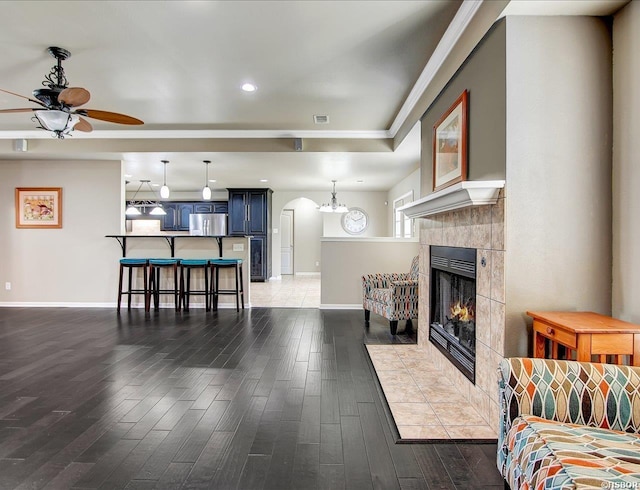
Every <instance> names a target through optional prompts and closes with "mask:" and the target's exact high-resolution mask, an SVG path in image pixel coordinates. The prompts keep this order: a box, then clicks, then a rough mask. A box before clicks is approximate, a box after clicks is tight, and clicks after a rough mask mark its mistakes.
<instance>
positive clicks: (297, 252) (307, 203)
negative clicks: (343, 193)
mask: <svg viewBox="0 0 640 490" xmlns="http://www.w3.org/2000/svg"><path fill="white" fill-rule="evenodd" d="M285 209H292V210H293V232H294V236H293V272H294V273H295V274H298V273H301V272H320V238H321V237H322V213H319V212H318V209H317V204H316V203H315V202H313V201H312V200H310V199H307V198H304V197H301V198H299V199H294V200H293V201H291V202H290V203H288V204H287V205H286V208H285ZM274 221H275V222H276V223H278V221H276V220H274ZM275 227H276V228H280V229H281V225H280V224H276V225H275ZM316 263H318V265H317V266H316Z"/></svg>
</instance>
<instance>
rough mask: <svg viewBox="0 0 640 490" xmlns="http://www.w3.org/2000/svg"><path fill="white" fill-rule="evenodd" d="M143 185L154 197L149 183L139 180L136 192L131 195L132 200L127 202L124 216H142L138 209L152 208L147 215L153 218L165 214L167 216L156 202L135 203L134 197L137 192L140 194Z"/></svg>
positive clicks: (148, 181)
mask: <svg viewBox="0 0 640 490" xmlns="http://www.w3.org/2000/svg"><path fill="white" fill-rule="evenodd" d="M145 184H146V185H147V187H148V188H149V191H150V192H151V194H152V195H153V196H154V197H155V193H154V192H153V188H152V187H151V181H150V180H141V181H140V185H139V186H138V188H137V189H136V192H135V194H134V195H133V198H132V199H131V200H130V201H129V206H128V207H127V209H126V210H125V212H124V214H126V215H127V216H139V215H141V214H142V212H141V211H140V209H145V210H146V209H147V208H152V209H151V211H149V214H151V215H154V216H164V215H165V214H167V212H166V211H165V210H164V209H162V206H161V205H160V203H159V202H158V201H150V200H147V199H145V200H142V201H136V196H137V195H138V192H140V189H142V187H143V186H144V185H145Z"/></svg>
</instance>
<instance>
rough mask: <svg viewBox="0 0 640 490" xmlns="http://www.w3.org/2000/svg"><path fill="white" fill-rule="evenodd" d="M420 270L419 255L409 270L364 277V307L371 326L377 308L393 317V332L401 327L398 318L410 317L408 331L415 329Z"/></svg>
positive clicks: (380, 312)
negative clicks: (372, 315)
mask: <svg viewBox="0 0 640 490" xmlns="http://www.w3.org/2000/svg"><path fill="white" fill-rule="evenodd" d="M418 269H419V261H418V256H417V255H416V256H415V257H414V258H413V260H412V261H411V268H410V269H409V272H403V273H387V274H368V275H365V276H362V307H363V308H364V321H365V324H366V325H367V326H368V325H369V318H370V315H371V312H372V311H373V312H374V313H376V314H378V315H380V316H383V317H384V318H386V319H387V320H389V327H390V329H391V335H395V334H396V332H397V330H398V320H407V330H411V320H412V319H413V318H418Z"/></svg>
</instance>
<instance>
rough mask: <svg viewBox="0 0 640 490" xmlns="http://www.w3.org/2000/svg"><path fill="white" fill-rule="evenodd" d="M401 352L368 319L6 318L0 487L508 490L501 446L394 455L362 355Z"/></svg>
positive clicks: (263, 312) (25, 314)
mask: <svg viewBox="0 0 640 490" xmlns="http://www.w3.org/2000/svg"><path fill="white" fill-rule="evenodd" d="M389 340H390V337H389V335H388V325H386V324H385V323H380V324H376V323H375V322H374V321H372V324H371V327H370V330H369V331H365V329H364V328H363V319H362V312H358V311H327V310H317V309H268V308H254V309H251V310H245V311H243V312H240V313H236V312H235V311H234V310H220V311H218V312H217V313H215V312H214V313H205V312H204V311H202V310H192V311H191V312H189V313H182V314H180V313H178V314H176V313H175V312H174V311H172V310H161V311H160V312H157V313H152V314H151V316H150V317H148V318H145V315H144V312H143V311H138V310H134V311H132V312H127V311H124V312H123V313H122V314H121V315H120V316H117V315H116V313H115V311H112V310H107V309H74V308H60V309H43V308H33V309H26V308H24V309H23V308H4V309H0V489H2V490H9V489H21V490H22V489H47V490H48V489H54V490H55V489H64V490H68V489H151V488H155V489H205V488H214V489H236V488H237V489H243V490H244V489H247V490H249V489H279V490H280V489H288V488H290V489H307V488H310V489H316V488H317V489H324V488H327V489H332V490H336V489H348V490H352V489H373V488H376V489H384V490H386V489H423V488H424V489H431V488H461V489H462V488H464V489H471V488H502V487H503V483H502V479H501V478H500V475H499V474H498V471H497V470H496V468H495V452H496V446H495V444H489V445H480V444H442V445H410V444H396V443H395V438H394V435H393V433H392V429H391V427H390V425H389V422H388V418H387V411H386V410H387V409H386V407H385V405H384V404H383V403H384V402H383V401H382V400H381V396H380V394H379V391H378V387H377V384H376V380H375V378H374V373H373V372H372V370H371V368H370V365H369V361H368V359H367V357H366V353H365V350H364V348H363V342H364V341H367V342H385V341H389ZM396 341H401V342H411V341H412V340H411V339H409V338H407V339H404V340H403V339H401V338H400V339H399V340H397V339H396Z"/></svg>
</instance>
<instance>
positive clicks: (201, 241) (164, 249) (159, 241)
mask: <svg viewBox="0 0 640 490" xmlns="http://www.w3.org/2000/svg"><path fill="white" fill-rule="evenodd" d="M105 237H106V238H114V239H115V240H117V242H118V243H119V244H120V247H121V249H122V256H123V257H129V258H164V257H166V258H169V257H178V258H181V259H214V258H218V257H224V258H227V259H242V260H243V262H244V267H243V268H242V269H243V270H242V276H243V278H242V279H243V283H244V289H245V291H244V297H245V305H246V306H247V307H250V306H251V291H250V289H251V288H250V279H251V260H250V257H251V237H249V236H198V235H190V234H189V233H179V232H178V233H176V232H172V233H163V232H158V233H152V234H138V233H125V234H113V235H105ZM114 267H115V266H114ZM221 277H223V279H222V280H223V283H222V285H221V287H222V288H224V289H228V288H231V287H232V284H231V283H232V278H231V277H229V278H227V277H226V275H224V274H223V276H221ZM198 300H199V298H194V299H192V306H195V307H196V308H197V307H199V306H204V300H203V299H202V300H201V301H202V305H200V304H199V303H198ZM220 306H221V307H227V306H233V307H234V308H235V300H234V299H233V298H231V297H229V296H227V297H221V298H220Z"/></svg>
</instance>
